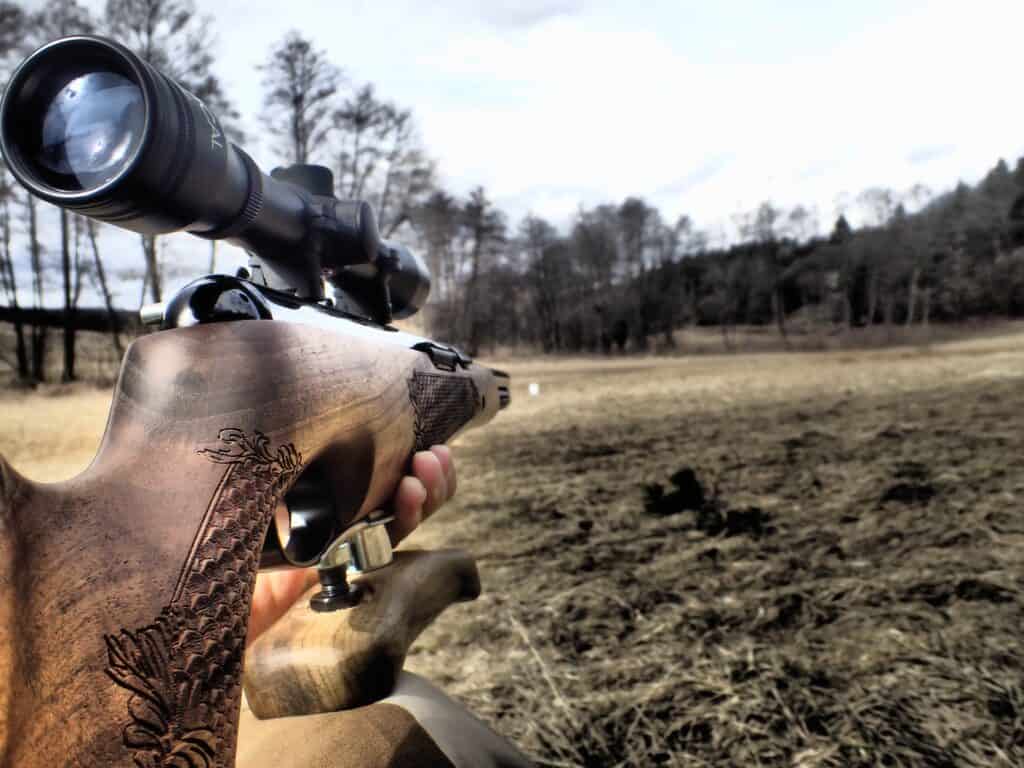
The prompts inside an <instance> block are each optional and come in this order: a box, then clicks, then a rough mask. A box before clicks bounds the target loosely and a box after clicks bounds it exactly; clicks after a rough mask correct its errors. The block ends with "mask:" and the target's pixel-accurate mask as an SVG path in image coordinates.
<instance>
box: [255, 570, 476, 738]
mask: <svg viewBox="0 0 1024 768" xmlns="http://www.w3.org/2000/svg"><path fill="white" fill-rule="evenodd" d="M352 583H353V584H354V585H357V586H356V587H355V588H356V589H358V590H359V591H360V594H361V599H360V602H359V604H358V605H357V606H355V607H353V608H348V609H345V610H341V611H335V612H333V613H326V614H324V613H316V612H315V611H313V610H312V609H311V608H310V607H309V598H310V597H311V596H312V594H313V593H315V592H316V591H317V589H319V587H314V588H313V589H312V590H310V592H309V593H308V594H306V595H305V596H303V597H302V598H301V599H300V600H298V601H297V602H296V603H295V605H294V606H293V607H292V608H291V610H290V611H289V612H288V613H287V614H286V615H285V616H284V617H283V618H282V619H281V620H280V621H278V622H277V623H276V624H275V625H274V626H273V627H272V628H271V629H270V630H268V631H267V632H265V633H264V634H262V635H261V636H260V637H259V639H257V640H256V642H255V643H253V645H252V647H251V648H250V649H249V651H248V653H247V655H246V663H245V694H246V698H247V699H248V701H249V706H250V707H251V709H252V712H253V714H254V715H256V716H257V717H259V718H270V717H290V716H295V715H309V714H317V713H321V712H335V711H338V710H341V709H352V708H354V707H360V706H365V705H367V704H370V703H372V702H375V701H377V700H379V699H382V698H383V697H384V696H386V695H388V694H389V693H391V690H392V689H393V688H394V685H395V681H396V680H397V679H398V673H399V672H401V670H402V665H403V664H404V663H405V656H406V654H407V653H408V651H409V647H410V646H411V645H412V643H413V642H414V641H415V639H416V638H417V637H418V636H419V634H420V633H421V632H422V631H423V630H424V629H425V628H426V627H427V626H428V625H429V624H430V623H431V622H432V621H433V620H434V619H435V618H437V616H438V615H439V614H440V613H441V612H442V611H443V610H444V609H445V608H447V607H448V606H449V605H451V604H452V603H454V602H463V601H466V600H474V599H476V597H477V596H478V595H479V594H480V578H479V575H478V574H477V570H476V564H475V562H474V561H473V558H471V557H470V556H469V555H468V554H467V553H465V552H463V551H461V550H438V551H435V552H416V551H400V552H396V553H395V560H394V562H393V563H392V564H391V565H390V566H388V567H387V568H383V569H381V570H379V571H374V572H372V573H367V574H364V575H362V576H360V577H358V578H356V579H354V580H353V581H352Z"/></svg>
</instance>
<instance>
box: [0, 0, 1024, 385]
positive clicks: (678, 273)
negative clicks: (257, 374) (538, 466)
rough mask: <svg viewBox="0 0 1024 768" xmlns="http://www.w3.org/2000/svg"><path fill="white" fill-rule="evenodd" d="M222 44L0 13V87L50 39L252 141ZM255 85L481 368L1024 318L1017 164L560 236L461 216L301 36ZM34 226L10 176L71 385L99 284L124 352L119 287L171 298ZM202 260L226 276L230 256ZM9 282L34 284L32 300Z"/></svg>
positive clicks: (638, 217) (38, 371)
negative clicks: (816, 330)
mask: <svg viewBox="0 0 1024 768" xmlns="http://www.w3.org/2000/svg"><path fill="white" fill-rule="evenodd" d="M213 29H214V26H213V24H212V23H211V20H210V19H209V18H207V17H204V16H202V15H201V14H199V13H197V11H196V8H195V6H194V4H193V2H192V0H107V3H106V6H105V10H104V13H103V14H102V15H101V16H99V17H96V16H93V15H91V14H90V13H89V12H88V11H87V10H86V9H85V8H84V7H83V6H81V5H80V4H79V3H78V2H77V0H51V2H49V3H47V4H46V6H45V7H44V8H43V9H42V10H40V11H36V12H30V11H28V10H26V9H25V8H24V7H23V6H21V5H19V4H18V3H15V2H12V1H11V0H0V70H2V71H0V77H2V79H3V80H4V81H6V75H7V73H9V68H10V66H11V64H13V63H14V62H15V61H17V60H18V59H19V58H21V57H22V56H24V55H25V54H27V53H28V52H29V51H30V50H32V49H33V48H34V47H36V46H38V45H39V44H41V43H43V42H45V41H48V40H51V39H54V38H57V37H60V36H63V35H66V34H74V33H89V32H92V33H99V34H106V35H109V36H111V37H113V38H115V39H118V40H119V41H121V42H122V43H124V44H125V45H127V46H128V47H129V48H131V49H133V50H134V51H136V52H137V53H138V54H139V55H141V56H142V57H143V58H145V59H147V60H148V61H150V62H151V63H153V64H154V65H156V66H157V67H158V68H160V69H161V70H163V71H165V72H167V73H168V74H170V75H171V76H172V77H174V78H175V79H176V80H178V82H180V83H181V84H182V85H183V86H185V87H186V88H188V89H189V90H191V91H192V92H194V93H195V94H196V95H198V96H200V97H201V98H202V99H203V100H204V101H206V102H207V103H208V104H209V105H210V106H211V108H212V109H213V110H214V111H215V112H216V113H217V114H219V115H220V116H221V117H222V119H223V120H224V123H225V129H226V130H227V132H228V134H229V136H231V138H233V139H234V140H235V141H237V142H238V143H241V144H244V139H245V137H244V134H243V131H242V129H241V126H240V122H241V121H240V116H239V113H238V111H237V109H236V108H235V106H234V105H233V104H232V103H231V101H230V99H229V98H228V97H227V95H226V94H225V89H224V88H223V86H222V84H221V81H220V80H219V78H218V77H217V75H216V74H215V71H214V63H215V59H216V56H215V41H214V38H213V31H212V30H213ZM261 79H262V85H263V89H264V104H263V113H262V115H261V117H262V119H263V123H264V124H265V125H267V126H269V127H270V130H271V135H272V137H273V139H274V141H275V142H276V147H275V148H276V150H277V154H278V156H279V157H280V159H281V161H282V162H283V163H292V162H296V163H317V164H321V165H325V166H327V167H329V168H330V169H331V170H332V171H333V173H334V177H335V185H336V194H337V195H338V196H339V197H348V198H363V199H367V200H369V201H370V202H371V203H373V204H374V207H375V208H376V210H377V213H378V218H379V221H380V227H381V231H382V233H383V234H384V236H385V237H396V238H400V239H402V240H404V241H406V242H408V243H409V244H410V245H413V246H415V247H416V248H418V250H419V251H420V252H421V253H422V254H423V256H424V257H425V259H426V261H427V262H428V266H429V267H430V270H431V273H432V275H433V277H434V286H433V290H432V296H431V300H430V303H429V304H428V306H427V309H426V311H425V320H426V324H427V331H428V332H429V333H431V334H433V335H436V336H438V337H441V338H445V339H448V340H451V341H454V342H455V343H458V344H460V345H462V346H464V347H465V348H466V349H467V350H468V351H470V352H472V353H474V354H477V353H480V352H481V351H484V352H486V351H490V350H494V349H497V348H499V347H507V346H516V347H525V348H534V349H537V350H541V351H544V352H550V353H559V352H574V353H575V352H590V353H597V352H603V353H611V352H616V351H617V352H622V351H644V350H647V349H649V348H650V346H651V345H652V344H657V345H659V346H668V347H672V346H674V345H675V343H676V334H675V332H676V331H677V330H679V329H681V328H685V327H688V326H716V327H719V328H721V329H722V334H723V338H724V339H725V341H726V343H728V342H729V338H730V332H731V329H733V328H735V327H736V326H738V325H764V326H768V325H771V326H774V327H776V328H777V330H778V333H779V335H780V337H781V339H782V340H783V341H784V342H786V341H788V339H789V335H790V333H791V329H792V327H793V326H794V324H795V321H797V320H799V321H801V323H802V324H806V323H811V324H813V325H816V326H817V327H834V328H853V327H855V326H865V325H876V324H877V325H885V326H887V327H890V328H892V327H895V326H897V325H900V324H903V325H911V324H916V323H917V324H924V325H927V324H929V323H931V322H935V321H939V322H946V321H949V322H956V321H962V320H966V319H970V318H979V317H982V318H984V317H994V316H1002V317H1020V316H1021V315H1022V314H1024V249H1022V248H1021V245H1022V241H1024V236H1022V232H1024V226H1022V224H1021V220H1022V219H1024V203H1022V199H1024V197H1022V195H1024V160H1022V161H1019V162H1017V164H1016V166H1015V167H1014V168H1013V169H1012V170H1011V168H1010V166H1009V165H1008V164H1007V163H1006V162H1004V161H1000V162H999V163H998V164H997V165H996V166H995V167H994V168H992V169H991V171H989V173H988V174H987V175H986V176H985V177H984V178H983V179H982V180H981V181H980V182H979V183H978V184H977V185H975V186H973V187H971V186H968V185H966V184H962V183H961V184H959V185H958V186H957V187H956V188H955V189H953V190H952V191H951V192H948V193H945V194H942V195H938V196H933V195H931V194H930V193H929V192H928V191H927V190H925V189H923V188H921V187H915V188H913V189H910V190H907V191H905V192H897V191H894V190H889V189H885V188H872V189H868V190H865V191H864V192H862V193H861V194H860V195H859V196H858V197H857V198H856V199H854V200H852V201H847V206H848V207H850V208H851V210H853V209H856V211H857V212H858V213H859V214H860V215H859V217H858V218H859V220H860V222H861V223H860V226H858V227H857V228H854V227H851V225H850V224H849V223H848V220H847V218H846V216H845V215H844V214H843V212H842V211H840V214H839V216H838V218H837V219H836V221H835V223H834V224H833V225H832V226H831V231H830V232H829V234H828V235H821V234H819V232H820V230H821V224H820V222H819V218H818V214H817V212H816V211H815V210H814V209H813V208H810V207H806V206H795V207H793V208H791V209H785V210H783V209H780V208H778V207H777V206H775V205H773V204H772V203H771V202H765V203H762V204H761V205H760V206H758V207H757V208H756V209H754V210H751V211H748V212H743V213H739V214H737V215H735V216H734V217H733V220H732V233H731V234H729V235H726V234H723V233H722V232H713V231H707V230H704V229H701V228H699V227H698V226H697V225H696V223H695V222H693V221H692V220H691V219H690V218H689V217H687V216H682V217H679V218H678V219H676V220H675V221H670V220H668V219H667V218H666V217H665V216H663V215H662V214H661V212H659V210H658V209H657V208H656V207H655V206H652V205H650V204H649V203H648V202H646V201H645V200H644V199H643V198H642V197H628V198H626V199H625V200H623V201H622V202H615V203H612V202H609V203H607V204H603V205H597V206H594V207H590V208H583V207H581V208H580V209H579V210H578V211H577V213H576V215H575V216H574V217H573V219H572V221H571V223H570V225H569V228H568V231H567V232H561V231H559V230H558V228H557V227H556V226H554V225H553V224H552V223H551V222H549V221H547V220H545V219H544V218H542V217H539V216H535V215H529V216H526V217H525V218H524V219H522V220H521V221H519V222H516V223H511V222H510V221H509V218H508V216H507V215H506V214H505V213H504V212H503V211H501V210H500V209H499V208H498V206H496V204H495V203H494V202H493V201H492V200H491V199H490V197H489V196H488V193H487V191H486V190H484V189H483V188H479V187H478V188H476V189H474V190H473V191H471V192H470V193H469V194H468V195H466V196H464V197H460V196H459V195H456V194H453V193H451V192H450V191H447V190H445V189H444V188H443V186H442V185H441V183H440V182H439V174H438V169H437V167H436V164H435V163H434V162H433V161H432V160H431V159H430V157H429V155H428V153H427V150H426V148H425V147H424V146H423V145H422V143H421V141H420V139H419V136H418V133H417V130H416V125H415V121H414V118H413V115H412V113H411V112H410V111H409V110H408V109H405V108H403V107H401V106H400V105H397V104H395V103H394V102H391V101H389V100H387V99H385V98H383V97H382V96H380V95H379V94H378V93H377V91H376V89H375V88H374V86H373V85H372V84H369V83H366V84H360V83H356V82H353V81H352V80H351V78H350V77H349V75H348V74H347V73H346V72H345V71H344V69H342V68H341V67H339V66H338V65H337V64H336V63H335V62H332V61H331V60H330V57H329V55H328V54H327V53H326V52H325V51H323V50H321V49H318V48H317V47H316V46H315V45H314V44H313V42H312V41H311V40H310V39H309V38H307V37H305V36H304V35H303V34H301V33H300V32H295V31H293V32H289V33H287V34H286V35H284V37H282V38H281V39H280V40H279V41H278V42H277V43H276V44H275V45H274V46H273V47H272V48H271V50H269V51H268V53H267V56H266V58H265V62H264V64H263V66H262V68H261ZM39 212H40V204H39V203H38V202H37V201H35V200H34V199H33V198H31V197H30V196H28V195H26V194H24V193H23V192H22V191H21V190H20V189H19V188H18V187H17V185H15V184H13V183H12V180H11V178H10V176H9V174H8V172H7V170H6V168H3V167H0V291H2V293H3V295H4V297H5V300H6V302H7V304H8V307H11V308H14V309H17V308H18V306H19V300H20V299H19V296H20V297H24V296H26V295H27V296H29V297H31V298H30V301H31V305H32V307H34V308H35V309H37V310H42V309H43V303H44V293H45V288H46V286H47V284H48V282H47V281H49V280H52V277H51V274H57V273H59V275H60V277H59V282H60V286H61V289H62V298H63V315H62V318H63V326H64V327H63V334H62V341H63V371H62V377H63V379H64V380H72V379H74V378H75V377H76V373H75V338H76V336H75V331H76V327H77V324H76V319H75V316H76V312H77V311H78V306H79V302H80V300H81V296H82V294H83V289H84V288H85V286H87V285H90V286H92V288H93V289H94V291H95V293H96V294H97V295H99V296H100V297H102V299H103V302H104V307H105V310H106V312H107V314H108V317H109V323H108V327H109V329H110V331H111V333H110V337H111V344H112V345H113V346H114V349H115V350H116V352H117V353H118V354H120V352H121V351H122V341H121V335H122V331H123V330H124V329H123V325H124V313H123V312H119V311H118V310H117V309H116V308H115V306H114V291H113V290H112V283H113V282H114V281H117V280H119V279H124V278H126V277H136V278H137V279H138V278H141V286H142V287H141V292H140V295H139V303H140V304H141V303H142V302H143V301H145V300H146V299H147V298H148V299H150V300H152V301H160V300H162V299H163V298H164V282H165V274H164V272H165V268H164V265H163V264H162V260H161V258H160V253H161V250H160V246H159V243H158V240H157V238H152V237H140V238H139V250H138V254H139V255H138V264H139V266H138V268H137V270H134V271H133V272H132V273H130V274H125V273H124V272H123V271H122V272H121V273H115V274H110V270H109V269H107V268H106V267H105V262H104V259H103V243H104V238H103V233H104V227H103V226H101V225H96V224H95V223H93V222H91V221H89V220H87V219H83V218H81V217H79V216H76V215H73V214H68V213H66V212H61V213H60V214H59V228H57V229H54V228H53V227H44V226H42V225H41V223H40V218H39ZM16 225H17V226H19V229H18V232H19V237H18V238H15V237H14V233H15V229H16ZM44 230H45V231H44ZM51 230H53V231H51ZM22 243H23V244H24V245H22ZM209 247H210V256H209V269H210V271H211V272H212V271H215V269H216V262H217V250H216V248H217V245H216V243H215V242H212V243H211V244H210V246H209ZM16 264H20V265H25V264H28V266H29V269H28V270H25V271H23V272H22V273H21V274H25V273H26V272H27V274H29V275H30V285H26V286H20V290H21V293H19V284H18V282H19V272H18V271H16V269H15V265H16ZM15 316H18V315H17V313H15ZM94 319H95V318H94ZM48 334H49V328H48V326H47V325H46V324H38V323H21V322H15V323H14V344H13V345H14V349H13V350H2V349H0V359H2V360H3V361H5V362H7V363H8V365H9V366H10V367H11V368H12V369H14V370H15V371H16V372H17V374H18V376H19V377H20V378H22V379H25V380H27V381H42V380H44V379H45V376H46V370H45V358H46V348H47V344H48V338H49V335H48Z"/></svg>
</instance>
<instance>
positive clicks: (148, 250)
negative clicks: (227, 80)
mask: <svg viewBox="0 0 1024 768" xmlns="http://www.w3.org/2000/svg"><path fill="white" fill-rule="evenodd" d="M105 17H106V21H105V23H106V28H107V31H108V32H109V33H110V34H111V35H112V36H113V37H116V38H117V39H118V40H119V41H120V42H121V43H123V44H124V45H126V46H127V47H128V48H130V49H132V50H133V51H135V53H137V54H138V55H139V56H141V57H142V58H143V59H145V60H146V61H147V62H149V63H150V64H152V65H153V66H154V67H156V68H157V69H159V70H160V71H161V72H163V73H164V74H166V75H168V76H169V77H171V78H172V79H174V80H176V81H177V82H178V83H179V84H180V85H181V86H182V87H184V88H185V89H187V90H188V91H190V92H191V93H193V94H194V95H195V96H197V97H198V98H200V99H202V100H203V102H205V103H206V105H207V106H209V107H210V109H211V110H213V112H214V113H215V114H217V115H218V117H220V118H221V119H222V120H224V121H225V122H226V123H227V124H228V126H229V127H230V126H231V124H232V122H233V121H234V120H235V119H236V118H237V113H236V112H235V110H234V109H233V108H232V106H231V103H230V100H229V99H228V98H227V96H226V95H225V93H224V89H223V87H222V85H221V82H220V80H219V79H218V78H217V77H216V76H215V75H214V74H213V71H212V70H213V63H214V55H213V51H214V37H213V25H212V23H211V20H210V18H209V17H208V16H200V15H198V14H197V13H196V7H195V3H194V2H192V0H107V4H106V14H105ZM236 133H237V129H236ZM140 237H141V242H142V253H143V258H144V260H145V264H146V274H145V278H144V280H143V283H144V285H148V286H149V289H150V295H151V296H152V299H153V301H160V300H161V299H162V297H163V280H162V275H161V265H160V260H159V257H158V253H159V249H158V248H157V243H156V238H155V237H151V236H148V235H141V236H140Z"/></svg>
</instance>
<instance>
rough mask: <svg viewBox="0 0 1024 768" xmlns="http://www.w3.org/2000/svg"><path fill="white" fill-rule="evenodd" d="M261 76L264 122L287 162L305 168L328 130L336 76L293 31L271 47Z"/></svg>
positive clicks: (323, 58)
mask: <svg viewBox="0 0 1024 768" xmlns="http://www.w3.org/2000/svg"><path fill="white" fill-rule="evenodd" d="M262 70H263V88H264V97H263V109H264V116H265V117H266V119H267V121H268V122H269V124H270V126H271V129H272V131H273V132H274V133H275V134H277V135H278V136H280V137H282V138H283V139H284V148H285V152H286V154H287V156H288V159H289V161H290V162H293V163H308V162H310V161H311V160H312V159H313V158H314V156H315V155H316V154H317V149H318V147H319V146H320V145H321V144H322V143H323V142H324V140H325V138H326V137H327V134H328V132H329V131H330V129H331V116H332V112H333V103H334V97H335V94H336V93H337V92H338V88H339V87H340V86H341V83H342V73H341V70H340V69H338V68H337V67H336V66H334V65H333V64H331V62H330V61H328V59H327V53H326V52H325V51H322V50H317V49H316V48H314V47H313V42H312V41H311V40H309V39H308V38H305V37H303V36H302V35H301V34H300V33H299V32H296V31H292V32H289V33H288V34H287V35H285V37H284V39H282V40H281V41H280V42H279V43H278V44H277V45H276V46H274V48H273V50H272V51H271V52H270V56H269V57H268V58H267V61H266V63H265V64H264V65H263V67H262Z"/></svg>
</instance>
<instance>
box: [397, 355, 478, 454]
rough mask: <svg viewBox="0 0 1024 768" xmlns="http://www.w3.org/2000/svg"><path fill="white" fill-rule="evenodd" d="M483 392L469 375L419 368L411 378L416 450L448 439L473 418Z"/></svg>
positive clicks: (422, 449)
mask: <svg viewBox="0 0 1024 768" xmlns="http://www.w3.org/2000/svg"><path fill="white" fill-rule="evenodd" d="M479 398H480V393H479V391H478V390H477V388H476V383H475V382H474V381H473V379H471V378H469V377H468V376H454V375H445V374H440V373H423V372H422V371H416V372H415V373H413V375H412V379H410V380H409V399H410V400H411V401H412V407H413V411H414V412H415V417H414V422H413V430H414V431H415V434H416V445H415V450H417V451H425V450H427V449H428V448H430V446H432V445H438V444H440V443H444V442H447V441H448V440H449V439H450V438H451V437H452V435H454V434H455V433H456V432H458V431H459V430H460V429H461V428H462V427H464V426H465V425H466V424H468V423H469V422H470V421H472V420H473V416H474V415H475V414H476V407H477V402H478V400H479Z"/></svg>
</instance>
